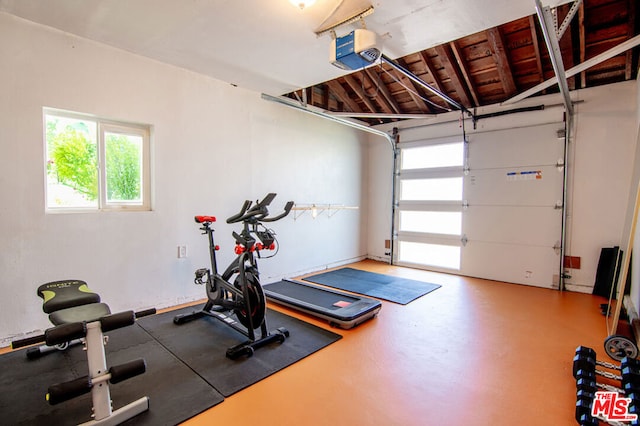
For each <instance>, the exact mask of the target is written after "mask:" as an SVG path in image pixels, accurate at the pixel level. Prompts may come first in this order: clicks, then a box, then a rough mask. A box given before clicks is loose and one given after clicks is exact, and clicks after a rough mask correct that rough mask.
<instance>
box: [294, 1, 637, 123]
mask: <svg viewBox="0 0 640 426" xmlns="http://www.w3.org/2000/svg"><path fill="white" fill-rule="evenodd" d="M637 3H638V0H584V1H583V2H582V4H581V5H580V6H579V9H578V11H577V13H576V15H575V16H574V17H573V19H572V20H571V24H570V26H569V27H568V29H567V30H566V31H565V33H564V35H563V36H562V38H561V39H560V48H561V51H562V57H563V61H564V66H565V69H567V70H568V69H570V68H572V67H574V66H575V65H578V64H580V63H582V62H584V61H585V60H587V59H590V58H593V57H594V56H596V55H598V54H600V53H602V52H604V51H606V50H608V49H610V48H612V47H615V46H617V45H618V44H620V43H622V42H624V41H626V40H628V39H630V38H632V37H634V36H636V35H638V33H639V30H640V23H639V22H640V19H639V18H638V10H637V9H638V5H637ZM570 8H571V4H566V5H563V6H560V7H558V9H557V10H556V11H555V12H556V16H557V21H558V25H560V24H561V23H562V22H563V20H564V18H565V16H567V14H568V13H569V10H570ZM639 54H640V48H638V47H636V48H634V49H632V50H628V51H626V52H625V53H622V54H620V55H618V56H615V57H613V58H611V59H609V60H607V61H604V62H602V63H600V64H598V65H596V66H593V67H592V68H590V69H588V70H586V71H585V72H582V73H579V74H577V75H575V76H574V77H571V78H569V79H568V84H569V89H570V90H576V89H581V88H586V87H592V86H599V85H604V84H610V83H616V82H621V81H626V80H632V79H636V78H637V70H638V56H639ZM397 62H398V63H399V64H400V65H402V66H403V67H405V68H406V69H408V70H410V71H411V72H412V73H414V74H415V75H416V76H417V77H419V78H420V79H421V80H423V81H424V82H426V83H428V84H429V85H431V86H433V87H435V88H437V89H438V90H440V91H441V92H443V93H445V94H447V95H448V96H449V97H451V98H452V99H454V100H456V101H458V102H460V103H461V104H462V105H464V106H465V107H466V108H468V109H470V110H472V109H473V108H474V107H479V106H485V105H491V104H496V103H500V102H503V101H505V100H507V99H509V98H511V97H512V96H514V95H516V94H518V93H522V92H523V91H525V90H527V89H529V88H531V87H533V86H536V85H537V84H539V83H542V82H543V81H545V80H547V79H549V78H552V77H553V76H554V72H553V67H552V65H551V61H550V59H549V54H548V51H547V47H546V45H545V42H544V38H543V35H542V30H541V29H540V23H539V21H538V18H537V16H536V15H531V16H528V17H525V18H522V19H518V20H516V21H513V22H509V23H506V24H504V25H500V26H498V27H494V28H490V29H488V30H486V31H482V32H479V33H476V34H473V35H470V36H467V37H464V38H461V39H458V40H455V41H452V42H449V43H446V44H442V45H439V46H435V47H431V48H428V49H425V50H422V51H420V52H416V53H413V54H410V55H407V56H404V57H402V58H398V59H397ZM303 90H304V91H306V93H304V94H303V92H302V91H303ZM557 91H558V88H557V85H554V86H553V87H551V88H549V89H547V90H546V91H542V92H540V94H545V93H553V92H557ZM303 95H305V96H303ZM286 96H289V97H291V98H294V99H298V100H303V99H305V98H306V102H307V103H308V104H311V105H313V106H316V107H320V108H323V109H324V110H326V111H334V112H350V113H365V114H367V113H368V114H371V113H375V114H379V115H385V114H389V115H397V114H438V113H443V112H445V111H446V110H447V109H448V108H449V106H448V105H446V104H445V103H444V102H443V101H442V100H441V99H439V98H438V97H437V96H435V95H433V94H431V93H430V92H428V91H427V90H424V89H423V88H421V87H419V86H418V85H415V84H413V83H412V82H411V80H409V79H408V78H406V77H405V76H402V75H400V74H399V73H398V72H397V71H396V70H394V69H392V68H391V67H390V66H388V65H387V64H376V65H373V66H370V67H368V68H365V69H362V70H358V71H354V72H352V73H350V74H346V75H344V76H342V77H339V78H337V79H334V80H331V81H327V82H323V83H320V84H316V85H315V86H312V87H308V88H305V89H301V90H298V91H297V92H292V93H289V94H287V95H286ZM360 119H361V120H362V121H365V122H367V123H368V124H371V125H375V124H381V123H385V122H391V121H397V120H398V119H399V118H395V117H391V118H387V117H384V118H382V117H376V118H360Z"/></svg>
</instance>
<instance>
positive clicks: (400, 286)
mask: <svg viewBox="0 0 640 426" xmlns="http://www.w3.org/2000/svg"><path fill="white" fill-rule="evenodd" d="M304 280H305V281H309V282H312V283H316V284H322V285H326V286H329V287H333V288H337V289H340V290H346V291H350V292H352V293H357V294H364V295H365V296H371V297H376V298H378V299H383V300H388V301H390V302H394V303H400V304H402V305H406V304H407V303H409V302H412V301H413V300H415V299H417V298H419V297H422V296H424V295H425V294H427V293H430V292H432V291H433V290H436V289H438V288H440V287H441V286H440V285H439V284H432V283H427V282H424V281H416V280H409V279H407V278H400V277H394V276H391V275H384V274H377V273H375V272H369V271H361V270H359V269H353V268H341V269H336V270H334V271H329V272H323V273H321V274H316V275H311V276H309V277H306V278H304Z"/></svg>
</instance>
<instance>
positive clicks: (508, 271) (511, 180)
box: [396, 122, 564, 288]
mask: <svg viewBox="0 0 640 426" xmlns="http://www.w3.org/2000/svg"><path fill="white" fill-rule="evenodd" d="M562 129H564V123H562V122H558V123H554V124H541V125H538V126H528V127H520V128H513V129H509V130H498V131H485V132H484V133H474V132H473V131H472V132H470V133H469V134H468V141H469V143H468V144H467V145H466V151H465V152H464V153H463V154H464V155H465V157H464V160H465V161H464V166H463V167H448V168H446V169H444V168H442V167H441V168H440V169H438V168H435V167H433V168H431V169H429V168H423V169H414V170H402V169H401V170H400V173H399V185H398V187H397V188H400V189H402V188H403V185H405V186H407V187H409V186H410V185H413V186H415V187H416V188H415V189H414V192H415V193H416V194H420V192H419V191H420V190H422V188H423V187H425V188H427V189H428V187H429V185H430V184H431V185H432V186H434V184H433V183H434V182H438V181H437V179H443V178H451V177H457V178H458V179H460V178H461V179H462V194H460V193H459V192H460V191H459V187H457V188H456V189H457V192H455V193H453V191H452V190H450V189H443V193H442V194H440V193H436V195H435V196H432V197H431V198H427V197H423V198H420V197H418V196H416V195H411V196H408V195H407V197H404V198H403V199H402V200H405V201H402V200H396V202H398V206H399V209H398V210H401V211H404V210H403V209H406V210H409V209H410V210H412V211H424V212H432V213H433V212H441V211H446V210H448V209H451V210H452V211H461V212H462V215H461V216H458V217H459V219H456V220H458V221H459V225H460V226H459V227H458V222H456V223H455V224H456V227H453V226H449V227H447V225H448V222H447V223H444V222H443V223H440V222H438V220H440V219H439V217H440V216H438V215H435V214H431V216H428V215H424V216H423V217H424V218H425V219H423V220H424V221H427V220H428V221H430V223H429V225H430V226H429V227H427V226H420V223H419V220H418V222H416V224H414V225H412V227H406V229H399V231H412V232H398V234H397V235H398V238H397V240H398V241H399V243H398V246H401V247H402V249H403V250H402V256H400V257H398V258H397V259H396V260H399V261H400V262H403V261H404V262H407V263H409V262H410V263H412V264H420V265H423V266H424V267H425V268H428V269H434V270H438V268H440V270H444V269H446V268H449V269H451V270H452V272H456V273H460V274H462V275H468V276H472V277H479V278H487V279H492V280H499V281H506V282H511V283H520V284H527V285H534V286H540V287H545V288H553V287H554V286H557V277H558V274H559V272H560V253H559V250H557V249H554V247H556V246H557V245H558V244H559V242H560V239H561V227H562V210H561V208H558V207H557V206H559V207H561V205H562V198H563V193H562V187H563V181H564V169H563V167H562V166H561V164H562V161H563V158H564V153H563V150H564V140H563V139H562V138H560V139H558V131H559V130H562ZM446 142H447V140H446V139H443V140H442V141H441V142H440V143H442V144H444V143H446ZM421 143H422V144H425V145H430V146H433V145H434V143H437V141H436V142H434V141H433V140H425V141H422V142H420V141H415V142H412V144H411V146H419V145H420V144H421ZM403 149H404V148H403ZM413 152H414V153H415V152H417V151H413ZM405 153H406V155H407V156H409V155H415V154H412V152H411V151H410V150H408V149H407V151H405ZM415 160H417V158H416V159H415ZM559 164H560V166H559ZM412 179H413V180H412ZM440 187H442V188H444V187H443V185H440ZM425 191H426V189H425ZM432 192H434V191H432ZM434 193H435V192H434ZM406 200H414V201H406ZM419 200H423V201H419ZM458 209H460V210H458ZM405 213H406V212H405ZM405 216H406V217H405V219H407V220H408V219H409V217H408V216H407V215H406V214H405ZM411 217H414V218H415V217H418V216H417V215H415V214H414V215H413V216H411ZM398 218H399V214H398V215H397V217H396V225H398V224H399V220H398ZM442 220H444V219H442ZM452 220H453V219H452ZM397 229H398V228H397ZM445 231H446V232H445ZM457 232H460V234H457ZM444 233H446V234H447V235H439V234H444ZM398 246H396V247H398ZM427 249H430V250H431V251H429V250H427ZM441 252H442V253H445V254H446V253H449V254H448V257H447V258H446V259H444V260H443V259H440V257H443V256H444V254H441ZM396 253H397V251H396ZM427 258H428V259H427Z"/></svg>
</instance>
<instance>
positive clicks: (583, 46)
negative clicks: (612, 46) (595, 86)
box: [578, 2, 587, 89]
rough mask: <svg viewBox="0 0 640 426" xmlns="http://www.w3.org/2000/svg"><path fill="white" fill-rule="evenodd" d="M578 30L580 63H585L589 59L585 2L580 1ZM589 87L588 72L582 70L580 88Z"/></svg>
mask: <svg viewBox="0 0 640 426" xmlns="http://www.w3.org/2000/svg"><path fill="white" fill-rule="evenodd" d="M578 30H579V32H580V63H583V62H584V61H585V60H586V59H587V56H586V55H587V53H586V52H587V32H586V30H585V28H584V2H582V3H580V9H578ZM585 87H587V73H586V72H585V71H582V72H581V73H580V88H581V89H584V88H585Z"/></svg>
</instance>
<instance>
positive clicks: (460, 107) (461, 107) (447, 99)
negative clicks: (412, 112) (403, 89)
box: [380, 54, 475, 120]
mask: <svg viewBox="0 0 640 426" xmlns="http://www.w3.org/2000/svg"><path fill="white" fill-rule="evenodd" d="M380 60H381V61H383V62H385V63H386V64H388V65H389V66H391V67H392V68H394V69H395V70H396V71H398V72H399V73H401V74H403V75H404V76H405V77H407V78H409V79H410V80H411V81H413V82H414V83H417V84H419V85H420V86H422V87H423V88H425V89H427V90H428V91H430V92H431V93H433V94H434V95H436V96H437V97H439V98H440V99H442V100H443V101H445V102H446V103H448V104H449V105H451V106H452V107H454V108H456V109H458V110H460V111H463V112H466V113H468V114H469V115H470V116H471V117H472V118H473V119H474V120H475V116H474V115H473V113H472V112H471V111H469V110H468V109H467V108H465V106H464V105H462V104H460V103H459V102H457V101H455V100H453V99H452V98H450V97H449V96H448V95H447V94H445V93H442V92H441V91H439V90H438V89H436V88H435V87H432V86H431V85H430V84H428V83H426V82H424V81H422V80H421V79H420V78H418V77H417V76H416V75H415V74H414V73H412V72H411V71H409V70H408V69H406V68H404V67H403V66H402V65H400V64H399V63H397V62H396V61H394V60H393V59H391V58H389V57H388V56H386V55H384V54H382V55H380Z"/></svg>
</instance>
